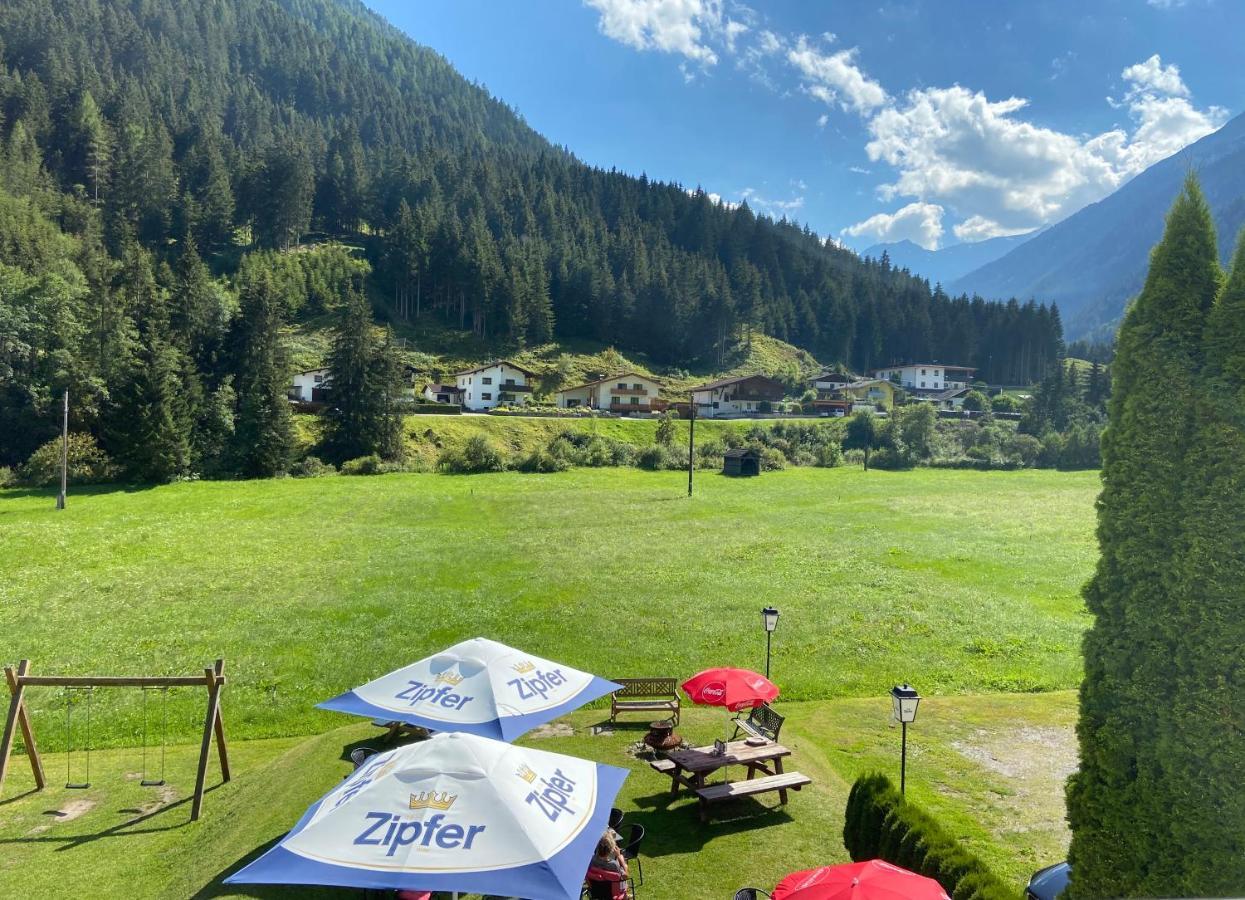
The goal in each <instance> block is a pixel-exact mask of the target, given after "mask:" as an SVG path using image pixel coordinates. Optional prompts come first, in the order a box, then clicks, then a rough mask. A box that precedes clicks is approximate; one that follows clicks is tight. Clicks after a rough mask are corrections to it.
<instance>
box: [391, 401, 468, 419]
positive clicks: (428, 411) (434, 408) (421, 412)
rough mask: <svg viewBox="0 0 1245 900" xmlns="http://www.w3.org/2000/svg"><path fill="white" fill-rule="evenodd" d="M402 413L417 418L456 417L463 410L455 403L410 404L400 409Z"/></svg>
mask: <svg viewBox="0 0 1245 900" xmlns="http://www.w3.org/2000/svg"><path fill="white" fill-rule="evenodd" d="M402 411H403V412H407V413H411V414H413V415H417V416H457V415H460V414H461V413H462V411H463V408H462V407H461V406H459V405H458V404H457V403H412V404H411V405H410V406H404V407H402Z"/></svg>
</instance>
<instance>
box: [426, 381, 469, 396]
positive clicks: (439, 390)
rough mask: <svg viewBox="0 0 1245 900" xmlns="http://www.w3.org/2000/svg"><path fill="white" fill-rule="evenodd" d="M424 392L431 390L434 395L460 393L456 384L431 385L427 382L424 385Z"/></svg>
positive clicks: (460, 389)
mask: <svg viewBox="0 0 1245 900" xmlns="http://www.w3.org/2000/svg"><path fill="white" fill-rule="evenodd" d="M424 389H425V390H431V391H432V392H433V393H434V394H457V393H460V392H461V391H462V388H460V387H459V386H458V385H456V384H432V383H431V382H429V383H428V384H426V385H424Z"/></svg>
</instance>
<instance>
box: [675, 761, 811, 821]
mask: <svg viewBox="0 0 1245 900" xmlns="http://www.w3.org/2000/svg"><path fill="white" fill-rule="evenodd" d="M812 783H813V779H811V778H809V777H808V776H807V775H803V774H801V773H799V772H779V773H778V774H775V775H766V776H764V777H762V778H749V779H748V780H747V781H728V782H726V783H725V784H711V785H708V786H706V787H702V788H698V789H697V790H696V796H697V797H699V798H700V801H701V802H700V818H701V819H702V820H704V819H706V818H707V817H708V811H707V809H706V804H709V803H718V802H721V801H723V800H734V799H735V798H737V797H753V796H755V795H757V794H768V793H771V792H774V791H777V792H778V801H779V803H786V802H787V791H798V790H799V789H800V788H802V787H804V785H806V784H812Z"/></svg>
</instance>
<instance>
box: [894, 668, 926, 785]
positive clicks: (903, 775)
mask: <svg viewBox="0 0 1245 900" xmlns="http://www.w3.org/2000/svg"><path fill="white" fill-rule="evenodd" d="M920 703H921V696H920V694H918V693H917V692H916V688H914V687H913V686H912V685H910V684H908V682H906V681H905V682H904V683H903V684H897V685H895V686H894V687H893V688H891V706H892V714H893V715H894V717H895V720H896V721H897V722H899V723H900V725H902V726H903V738H902V744H901V747H902V749H901V750H900V755H899V793H900V794H903V792H904V788H905V786H906V785H905V782H906V781H907V774H908V723H909V722H915V721H916V708H917V706H919V705H920Z"/></svg>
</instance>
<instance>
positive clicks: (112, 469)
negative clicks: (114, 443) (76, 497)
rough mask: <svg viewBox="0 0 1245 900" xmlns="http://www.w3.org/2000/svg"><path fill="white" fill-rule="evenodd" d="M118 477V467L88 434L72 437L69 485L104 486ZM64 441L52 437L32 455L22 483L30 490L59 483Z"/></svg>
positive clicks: (21, 478)
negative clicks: (29, 487) (102, 484)
mask: <svg viewBox="0 0 1245 900" xmlns="http://www.w3.org/2000/svg"><path fill="white" fill-rule="evenodd" d="M116 477H117V467H116V466H115V465H113V462H112V460H110V459H109V458H108V454H107V453H105V452H104V451H103V450H101V449H100V448H99V445H98V444H96V443H95V438H93V437H91V436H90V435H89V434H81V433H79V432H74V433H72V434H70V435H69V483H70V484H101V483H103V482H107V481H112V480H113V479H114V478H116ZM60 478H61V439H60V438H53V439H52V440H50V441H48V442H47V443H46V444H44V445H43V446H42V447H40V448H39V449H38V450H36V451H35V452H34V453H32V454H31V455H30V459H28V460H26V464H25V465H24V466H22V469H21V476H20V481H21V482H22V483H23V484H28V485H30V486H31V487H45V486H47V485H49V484H60Z"/></svg>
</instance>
